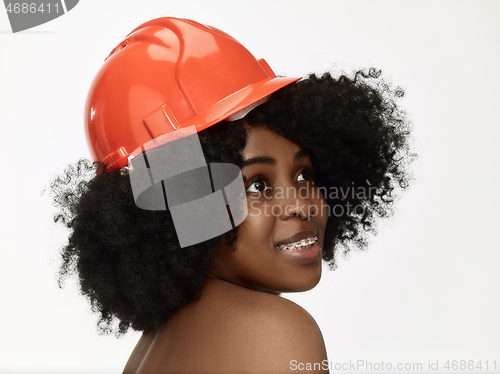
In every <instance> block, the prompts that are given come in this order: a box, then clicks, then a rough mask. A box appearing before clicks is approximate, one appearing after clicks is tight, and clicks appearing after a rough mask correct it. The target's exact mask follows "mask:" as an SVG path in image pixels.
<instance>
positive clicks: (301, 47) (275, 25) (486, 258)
mask: <svg viewBox="0 0 500 374" xmlns="http://www.w3.org/2000/svg"><path fill="white" fill-rule="evenodd" d="M161 16H176V17H184V18H190V19H194V20H196V21H199V22H202V23H206V24H208V25H212V26H215V27H217V28H220V29H222V30H224V31H226V32H228V33H229V34H231V35H232V36H234V37H235V38H237V39H238V40H239V41H240V42H241V43H242V44H243V45H245V46H246V47H247V48H248V49H249V50H250V51H251V52H252V53H253V54H254V55H255V56H256V57H258V58H260V57H264V58H265V59H266V60H267V62H268V63H269V64H270V66H271V67H272V68H273V69H274V71H275V72H276V73H277V74H281V75H288V76H297V75H305V74H307V73H308V72H312V71H316V72H322V71H324V70H328V69H333V70H335V71H338V70H339V69H340V70H345V71H350V70H352V69H354V68H360V67H370V66H375V67H377V68H380V69H382V70H383V72H384V74H385V76H387V77H388V78H389V79H390V80H391V81H392V82H393V83H394V84H395V85H400V86H402V87H403V88H404V89H405V90H406V92H407V95H406V97H405V98H404V99H403V100H402V105H403V107H404V108H405V109H406V110H407V111H408V113H409V115H410V118H411V119H412V121H413V123H414V146H415V150H416V151H417V152H418V153H419V159H418V161H417V162H415V164H414V170H415V175H416V178H417V179H416V181H415V183H414V184H413V186H412V188H411V189H410V190H409V191H408V192H407V193H406V194H405V196H404V197H403V199H402V200H401V201H400V203H399V205H398V213H397V215H396V216H395V217H394V218H393V219H391V220H389V221H386V222H383V223H381V225H380V226H379V235H377V236H375V237H373V238H372V241H371V245H370V248H369V250H368V251H364V252H354V253H352V255H351V256H350V258H349V259H347V260H341V261H340V263H339V268H338V269H337V270H336V271H334V272H330V271H328V270H327V269H326V268H325V272H324V277H323V279H322V281H321V283H320V285H319V286H318V287H317V288H316V289H314V290H312V291H310V292H308V293H305V294H294V295H290V298H292V299H293V300H295V301H296V302H298V303H299V304H300V305H302V306H303V307H305V308H306V309H307V310H308V311H309V312H310V313H311V314H312V315H313V316H314V318H315V319H316V321H317V322H318V324H319V326H320V328H321V330H322V332H323V336H324V339H325V342H326V345H327V350H328V355H329V359H330V360H331V361H333V362H334V363H348V362H349V360H353V361H356V360H367V361H368V362H370V363H372V364H375V363H379V364H380V363H381V362H382V361H383V362H384V363H385V364H386V363H392V364H393V365H396V364H397V363H403V364H404V363H422V364H423V368H424V369H427V366H428V363H429V360H430V361H432V362H436V360H439V365H440V370H439V371H434V372H454V371H451V370H450V371H446V370H445V369H444V368H443V365H444V364H445V362H446V360H475V363H478V361H479V360H482V363H483V371H482V372H485V370H484V369H485V361H486V360H488V361H489V365H490V369H491V365H492V362H493V361H494V360H496V367H497V372H500V272H499V269H500V239H499V235H498V229H499V226H500V225H499V224H500V214H499V208H500V199H499V195H498V192H499V188H498V186H499V182H500V168H499V163H500V151H499V147H498V141H499V140H500V129H499V128H500V127H499V125H500V119H499V115H498V109H499V103H500V90H499V87H500V69H499V67H500V23H499V19H500V2H498V1H320V0H307V1H305V0H300V1H292V0H280V1H278V0H264V1H213V0H210V1H190V0H185V1H180V0H179V1H168V0H163V1H153V0H144V1H141V2H139V1H117V0H113V1H109V0H108V1H97V0H82V1H81V2H80V3H79V4H78V5H77V6H76V7H75V8H74V9H73V10H71V11H70V12H68V13H67V14H66V15H64V16H62V17H60V18H58V19H56V20H54V21H52V22H49V23H47V24H44V25H41V26H38V27H36V28H34V29H31V30H27V31H25V32H21V33H17V34H12V33H11V31H10V25H9V23H8V19H7V14H6V12H5V11H4V9H3V8H0V126H1V133H0V139H1V140H0V142H1V147H0V150H1V160H2V161H1V163H2V165H1V167H0V197H1V199H0V204H1V205H0V209H1V210H0V233H1V239H0V240H1V241H0V245H1V252H0V323H1V329H0V372H1V373H66V374H70V373H121V371H122V369H123V367H124V365H125V363H126V361H127V359H128V356H129V355H130V352H131V351H132V349H133V347H134V345H135V343H136V342H137V340H138V338H139V334H138V333H130V334H128V335H127V336H126V337H124V338H122V339H118V340H117V339H116V338H115V337H113V336H106V337H102V336H99V335H98V334H97V332H96V329H95V322H96V316H95V315H93V314H92V313H91V312H90V307H89V305H88V304H87V302H86V300H85V299H84V298H83V297H81V296H79V294H78V292H77V290H76V288H75V287H74V285H71V284H68V286H67V287H66V288H64V289H62V290H61V289H59V288H58V287H57V284H56V272H57V266H58V264H59V258H58V255H59V248H60V247H61V246H62V245H64V243H65V240H66V237H67V232H65V230H64V229H63V228H62V227H59V226H56V225H55V224H54V223H53V222H52V218H51V216H52V214H53V212H54V210H53V208H52V206H51V202H50V199H49V196H48V195H41V192H42V190H43V189H45V188H46V187H47V186H48V183H49V180H50V178H51V177H52V176H53V175H54V174H55V173H57V172H60V171H62V170H63V168H64V166H65V165H66V164H67V163H69V162H74V161H76V160H77V159H79V158H80V157H82V156H85V157H88V151H87V146H86V142H85V137H84V132H83V105H84V102H85V97H86V94H87V90H88V88H89V85H90V82H91V80H92V79H93V76H94V75H95V73H96V72H97V70H98V69H99V67H100V66H101V64H102V62H103V60H104V58H105V57H106V56H107V55H108V54H109V52H110V51H111V49H112V48H113V47H114V46H115V45H117V44H118V43H119V42H120V41H121V40H122V39H123V38H124V37H125V35H126V34H128V32H130V31H131V30H132V29H133V28H135V27H136V26H138V25H139V24H141V23H142V22H145V21H147V20H149V19H152V18H157V17H161ZM228 354H229V353H228ZM476 371H477V370H476ZM334 372H335V371H334ZM360 372H361V371H360ZM374 372H375V370H374ZM378 372H381V371H380V370H379V371H378ZM400 372H402V371H400ZM420 372H423V371H420ZM469 372H472V371H469ZM490 372H491V371H490Z"/></svg>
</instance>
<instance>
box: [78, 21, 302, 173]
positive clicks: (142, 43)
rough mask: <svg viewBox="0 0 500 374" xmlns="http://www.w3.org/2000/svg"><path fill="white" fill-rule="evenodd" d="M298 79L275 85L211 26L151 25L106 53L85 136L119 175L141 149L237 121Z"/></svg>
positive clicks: (260, 65)
mask: <svg viewBox="0 0 500 374" xmlns="http://www.w3.org/2000/svg"><path fill="white" fill-rule="evenodd" d="M299 79H300V78H277V77H276V75H275V74H274V72H273V71H272V70H271V68H270V67H269V65H268V64H267V63H266V62H265V61H264V60H262V59H261V60H257V59H255V57H253V56H252V54H251V53H250V52H249V51H248V50H247V49H246V48H245V47H243V46H242V45H241V44H240V43H239V42H238V41H237V40H236V39H234V38H233V37H231V36H230V35H228V34H226V33H225V32H223V31H221V30H218V29H216V28H214V27H209V26H205V25H202V24H200V23H197V22H194V21H191V20H187V19H178V18H158V19H154V20H151V21H149V22H146V23H144V24H142V25H141V26H139V27H137V28H136V29H135V30H133V31H132V32H131V33H130V34H129V35H128V36H127V37H126V38H125V40H124V41H122V42H121V43H120V44H119V45H118V46H117V47H116V48H114V49H113V50H112V51H111V53H110V55H109V56H108V58H107V59H106V60H105V62H104V64H103V66H102V67H101V69H100V70H99V72H98V73H97V76H96V77H95V79H94V81H93V83H92V85H91V87H90V91H89V94H88V96H87V102H86V105H85V131H86V135H87V141H88V144H89V148H90V152H91V155H92V157H93V158H94V159H95V160H99V161H103V162H104V163H105V164H106V165H108V166H109V167H112V168H122V167H124V166H127V164H128V157H129V155H130V154H131V153H132V152H133V151H134V150H136V149H137V148H138V147H141V146H142V145H143V144H144V143H147V142H150V141H151V140H152V139H154V138H157V137H159V136H161V135H163V134H167V133H169V132H172V131H175V130H176V129H180V128H185V127H189V126H192V125H195V126H196V131H201V130H203V129H205V128H207V127H209V126H212V125H213V124H215V123H218V122H220V121H222V120H224V119H228V118H229V119H231V120H232V119H234V118H235V117H236V118H238V117H240V116H242V115H243V114H240V113H245V110H244V109H245V108H250V107H252V105H253V106H255V105H257V104H258V103H260V102H261V101H263V99H264V98H266V97H267V96H268V95H270V94H271V93H273V92H275V91H277V90H279V89H280V88H282V87H284V86H286V85H288V84H290V83H293V82H295V81H297V80H299ZM238 112H239V113H238ZM235 113H236V114H235ZM231 116H232V117H231Z"/></svg>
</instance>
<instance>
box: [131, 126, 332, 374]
mask: <svg viewBox="0 0 500 374" xmlns="http://www.w3.org/2000/svg"><path fill="white" fill-rule="evenodd" d="M242 155H243V157H244V160H245V164H246V166H244V168H243V169H242V174H243V175H244V176H245V178H246V181H245V188H246V189H247V203H248V216H247V218H246V220H245V222H244V223H243V224H242V225H241V227H240V230H239V232H238V240H237V242H236V251H234V252H232V251H229V250H228V248H227V247H226V245H225V243H224V241H222V243H221V245H220V247H219V248H218V251H217V256H216V261H215V266H214V268H213V269H212V271H211V272H210V273H209V274H208V275H207V281H206V283H205V286H204V288H203V290H202V295H201V298H200V299H198V300H195V301H193V302H191V303H190V304H189V305H187V306H186V307H184V308H182V309H181V310H179V311H178V312H177V313H176V314H174V315H173V316H172V317H171V318H170V319H169V320H168V322H167V323H166V324H165V325H164V327H163V328H162V329H161V330H159V331H158V330H153V331H150V332H147V333H144V334H143V336H142V337H141V339H140V340H139V343H138V344H137V346H136V348H135V350H134V352H133V353H132V355H131V357H130V359H129V361H128V363H127V366H126V367H125V370H124V374H146V373H155V374H157V373H165V374H166V373H184V372H185V373H284V372H293V370H291V364H290V361H292V360H296V362H297V363H318V370H317V371H311V370H308V372H309V373H314V372H322V371H321V370H320V368H319V364H320V363H321V362H322V361H323V360H327V356H326V349H325V345H324V341H323V337H322V335H321V331H320V330H319V328H318V326H317V324H316V322H315V321H314V319H313V318H312V317H311V316H310V315H309V314H308V313H307V312H306V311H305V310H304V309H302V308H301V307H299V306H298V305H296V304H294V303H293V302H291V301H289V300H287V299H284V298H282V297H280V296H279V294H280V293H281V292H298V291H305V290H309V289H311V288H313V287H314V286H316V284H317V283H318V282H319V280H320V278H321V248H322V246H323V238H324V230H325V226H326V220H327V210H326V205H325V204H322V203H323V202H324V200H323V196H322V195H321V194H319V193H318V191H319V190H318V189H317V187H316V186H315V185H314V183H313V182H312V179H311V174H310V169H311V168H312V166H313V165H312V164H311V160H310V159H309V157H307V156H305V155H303V154H302V153H301V150H300V147H299V146H298V145H297V144H295V143H292V142H290V141H289V140H287V139H285V138H283V137H281V136H278V135H277V134H275V133H273V132H271V131H269V130H267V129H265V128H255V129H248V141H247V145H246V147H245V149H244V150H243V152H242ZM301 188H302V189H301ZM299 189H301V190H300V191H301V193H300V194H299V193H296V194H294V193H293V191H294V190H295V191H296V192H297V191H298V190H299ZM285 191H286V192H285ZM278 207H279V208H278ZM273 209H274V210H273ZM297 235H298V236H302V237H309V236H310V235H313V236H314V235H317V236H318V245H319V256H312V257H311V256H310V255H308V256H309V257H308V256H306V259H305V260H304V259H303V258H302V259H299V260H297V258H296V257H297V256H290V255H284V254H283V251H280V250H278V249H277V245H278V244H280V243H282V242H284V241H287V240H288V239H290V238H291V237H294V236H297ZM309 248H310V247H308V248H307V249H305V250H304V252H305V251H307V250H309ZM309 253H310V254H311V253H313V251H310V252H309ZM299 256H301V255H299ZM316 257H317V258H316ZM325 372H326V371H325Z"/></svg>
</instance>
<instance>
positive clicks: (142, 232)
mask: <svg viewBox="0 0 500 374" xmlns="http://www.w3.org/2000/svg"><path fill="white" fill-rule="evenodd" d="M403 95H404V92H403V91H402V90H401V89H400V88H396V89H393V88H392V87H391V85H389V84H388V83H386V82H385V81H384V80H382V79H381V78H380V71H377V70H375V69H373V68H372V69H369V70H362V71H358V72H356V73H355V74H354V75H353V76H352V77H349V76H347V75H344V74H342V75H340V76H338V77H334V76H332V75H331V74H330V73H325V74H324V75H322V76H320V77H318V76H316V75H314V74H311V75H310V76H308V77H307V78H306V79H304V80H302V81H299V82H297V83H295V84H292V85H290V86H287V87H285V88H283V89H281V90H279V91H278V92H276V93H274V94H273V95H272V97H271V100H270V101H269V102H267V103H265V104H262V105H260V106H259V107H257V108H256V109H254V110H253V111H251V112H250V113H249V114H248V115H247V116H246V117H245V118H244V119H242V120H239V121H236V122H225V121H223V122H221V123H219V124H217V125H214V126H212V127H210V128H208V129H206V130H204V131H202V132H200V133H199V134H198V135H199V139H200V142H201V145H202V149H203V152H204V154H205V158H206V161H207V163H209V162H230V163H234V164H236V165H239V166H240V167H241V165H242V162H243V159H242V156H241V154H240V152H241V151H242V150H243V148H244V147H245V144H246V137H247V132H246V126H250V127H266V128H268V129H269V130H271V131H274V132H275V133H277V134H279V135H281V136H283V137H285V138H287V139H289V140H291V141H293V142H295V143H297V144H298V145H300V147H301V148H302V150H303V152H304V153H305V154H307V155H308V156H310V158H311V160H312V163H313V167H314V170H313V174H314V175H313V177H314V180H315V183H316V184H317V185H318V186H319V187H320V189H321V190H322V191H323V194H324V196H325V200H326V202H327V204H328V205H329V208H330V209H331V212H332V211H336V212H342V214H333V215H332V214H330V216H329V219H328V222H327V228H326V232H325V241H324V252H323V259H324V260H325V261H327V262H328V263H329V264H330V267H331V268H332V269H333V268H335V258H336V254H337V253H338V252H339V250H340V251H341V252H344V253H347V252H348V251H349V249H350V248H351V247H358V248H364V247H365V245H366V232H373V231H374V222H375V220H376V218H377V217H384V216H387V215H389V214H390V213H391V212H392V207H393V202H394V200H395V197H396V195H397V194H395V191H399V190H401V189H404V188H406V187H407V186H408V184H409V181H410V180H411V175H410V173H409V168H408V165H409V163H410V161H411V160H412V158H413V157H414V155H413V154H412V153H411V151H410V147H409V134H410V123H409V121H408V120H407V118H406V114H405V112H404V111H402V110H401V109H400V108H398V106H397V105H396V101H397V99H398V98H399V97H402V96H403ZM51 189H52V192H53V193H54V202H55V204H56V206H57V207H58V209H59V210H58V213H57V214H56V215H55V217H54V220H55V221H56V222H58V221H60V222H62V223H64V224H65V225H66V226H67V227H68V228H69V229H70V232H71V233H70V236H69V241H68V243H67V245H66V246H65V247H64V248H63V249H62V265H61V267H60V269H59V284H60V286H62V284H63V282H64V280H65V278H66V277H67V276H69V275H71V274H76V275H77V277H78V279H79V284H80V289H81V292H82V294H83V295H85V296H86V297H87V298H88V299H89V301H90V303H91V306H92V309H93V311H95V312H98V313H99V314H100V319H99V322H98V331H99V332H100V333H111V332H115V335H116V336H120V335H122V334H124V333H126V332H127V331H128V330H129V328H132V329H134V330H139V331H148V330H150V329H153V328H160V327H161V326H162V325H163V324H165V322H166V321H167V320H168V319H169V317H170V316H171V315H172V314H173V313H175V312H176V311H177V310H179V309H180V308H182V307H183V306H185V305H187V304H188V303H190V302H191V301H192V300H194V299H196V298H198V297H199V296H200V292H201V288H202V286H203V284H204V282H205V280H206V274H207V272H208V271H209V270H210V269H211V268H212V266H213V263H214V258H215V250H216V248H217V246H218V244H219V242H220V240H221V238H220V237H218V238H213V239H211V240H208V241H205V242H203V243H200V244H196V245H192V246H189V247H185V248H182V249H181V248H180V246H179V242H178V239H177V236H176V233H175V229H174V224H173V220H172V216H171V214H170V212H169V211H168V210H165V211H149V210H143V209H140V208H138V207H137V206H136V205H135V203H134V198H133V194H132V189H131V186H130V178H129V176H128V175H123V173H121V172H120V171H117V170H106V167H105V166H104V165H102V164H99V163H92V162H91V161H88V160H85V159H82V160H80V161H79V162H78V163H76V164H75V165H70V166H69V167H67V168H66V170H65V172H64V173H63V174H62V175H60V176H57V177H56V178H55V179H54V180H53V181H52V184H51ZM361 190H363V191H370V193H368V194H367V193H342V194H336V193H332V191H361ZM350 207H351V209H349V208H350ZM352 207H358V208H360V209H352ZM243 224H244V223H243ZM237 233H238V227H236V228H235V229H233V230H232V231H230V232H228V233H226V234H224V235H225V238H226V240H227V241H228V243H229V244H230V246H231V248H232V250H235V243H237V236H238V235H237ZM116 323H118V325H117V326H116Z"/></svg>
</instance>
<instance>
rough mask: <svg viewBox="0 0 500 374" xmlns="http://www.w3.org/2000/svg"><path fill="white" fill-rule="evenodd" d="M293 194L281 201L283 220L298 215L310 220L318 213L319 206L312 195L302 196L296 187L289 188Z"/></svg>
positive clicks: (301, 218)
mask: <svg viewBox="0 0 500 374" xmlns="http://www.w3.org/2000/svg"><path fill="white" fill-rule="evenodd" d="M288 192H289V193H290V194H291V195H292V196H285V197H284V198H283V200H282V201H281V206H282V215H281V219H282V220H287V219H289V218H291V217H297V218H299V219H300V220H301V221H305V220H309V219H311V217H312V216H314V215H315V214H317V213H318V207H317V206H316V204H315V203H314V202H313V201H312V199H311V197H310V196H301V194H300V193H299V191H298V190H297V189H296V188H293V189H289V190H288Z"/></svg>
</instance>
